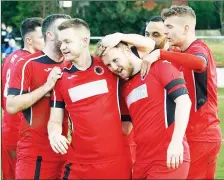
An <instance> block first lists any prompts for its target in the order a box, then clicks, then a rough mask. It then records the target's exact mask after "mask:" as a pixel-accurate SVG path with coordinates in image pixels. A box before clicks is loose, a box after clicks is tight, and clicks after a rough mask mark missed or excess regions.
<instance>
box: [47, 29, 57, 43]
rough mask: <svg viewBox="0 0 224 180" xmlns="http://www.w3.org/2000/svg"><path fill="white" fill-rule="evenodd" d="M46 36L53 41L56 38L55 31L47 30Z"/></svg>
mask: <svg viewBox="0 0 224 180" xmlns="http://www.w3.org/2000/svg"><path fill="white" fill-rule="evenodd" d="M46 37H47V39H49V40H50V41H53V40H54V38H55V35H54V33H52V32H51V31H47V32H46Z"/></svg>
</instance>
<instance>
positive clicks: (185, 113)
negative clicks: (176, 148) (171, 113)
mask: <svg viewBox="0 0 224 180" xmlns="http://www.w3.org/2000/svg"><path fill="white" fill-rule="evenodd" d="M183 96H184V97H183V98H182V99H181V100H179V101H177V102H176V109H175V126H174V132H173V135H172V141H179V142H180V141H181V142H182V140H183V138H184V135H185V131H186V128H187V125H188V121H189V115H190V109H191V101H190V99H189V97H188V95H183ZM183 104H184V107H183Z"/></svg>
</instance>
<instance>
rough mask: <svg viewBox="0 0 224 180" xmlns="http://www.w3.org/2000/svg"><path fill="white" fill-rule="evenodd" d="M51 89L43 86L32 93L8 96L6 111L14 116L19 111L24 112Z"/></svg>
mask: <svg viewBox="0 0 224 180" xmlns="http://www.w3.org/2000/svg"><path fill="white" fill-rule="evenodd" d="M50 90H51V88H50V87H49V86H48V85H46V84H44V85H43V86H41V87H39V88H38V89H35V90H34V91H32V92H30V93H26V94H21V95H16V96H14V95H8V97H7V103H6V109H7V111H8V113H10V114H15V113H17V112H19V111H22V110H25V109H27V108H29V107H31V106H32V105H33V104H35V103H36V102H37V101H38V100H40V99H41V98H42V97H43V96H44V95H46V94H47V93H48V92H49V91H50Z"/></svg>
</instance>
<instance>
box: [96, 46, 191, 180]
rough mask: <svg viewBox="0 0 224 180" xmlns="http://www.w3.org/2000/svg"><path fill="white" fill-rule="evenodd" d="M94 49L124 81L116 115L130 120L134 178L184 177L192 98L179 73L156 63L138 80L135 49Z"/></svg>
mask: <svg viewBox="0 0 224 180" xmlns="http://www.w3.org/2000/svg"><path fill="white" fill-rule="evenodd" d="M97 52H99V53H98V55H99V56H100V57H102V60H103V62H104V64H105V65H106V66H107V67H108V68H109V69H110V71H112V72H113V73H115V74H116V75H118V76H119V77H120V78H122V79H124V80H127V79H129V80H128V81H124V82H123V85H122V87H121V93H122V98H121V99H122V100H123V101H124V102H125V103H124V104H126V105H125V106H123V107H121V113H122V115H123V117H126V118H127V119H128V118H131V119H132V122H133V126H134V130H135V142H136V144H137V149H136V163H135V164H134V167H133V172H134V173H133V178H134V179H157V178H162V179H185V178H186V177H187V174H188V169H189V158H190V155H189V149H188V144H187V142H186V139H185V137H184V135H185V130H186V127H187V123H188V118H189V113H190V107H191V102H190V99H189V96H188V91H187V89H186V86H185V81H184V79H183V77H182V75H181V73H180V72H179V71H178V70H177V69H175V68H174V67H173V66H172V65H171V64H170V63H168V62H166V61H160V62H158V63H156V64H154V65H153V67H152V68H151V70H150V72H149V74H148V76H146V77H145V79H142V78H141V76H140V73H139V72H140V69H141V63H142V60H141V59H140V56H139V54H138V52H137V51H133V48H132V50H131V49H129V47H128V46H127V44H125V43H123V42H120V43H119V44H118V45H116V46H115V47H113V48H110V49H109V50H108V51H107V52H106V53H104V52H101V51H100V50H97ZM183 104H185V107H184V108H183V106H182V105H183ZM129 114H130V116H129Z"/></svg>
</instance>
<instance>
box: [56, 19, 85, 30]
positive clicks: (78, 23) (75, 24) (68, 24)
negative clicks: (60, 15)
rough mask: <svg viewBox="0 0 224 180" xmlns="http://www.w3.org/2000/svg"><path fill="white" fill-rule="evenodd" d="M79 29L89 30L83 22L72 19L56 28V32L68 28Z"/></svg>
mask: <svg viewBox="0 0 224 180" xmlns="http://www.w3.org/2000/svg"><path fill="white" fill-rule="evenodd" d="M80 27H85V28H86V29H88V30H89V25H88V24H87V23H86V22H85V21H84V20H82V19H79V18H74V19H69V20H67V21H65V22H63V23H61V24H60V25H59V26H58V30H59V31H61V30H64V29H68V28H80Z"/></svg>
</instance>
